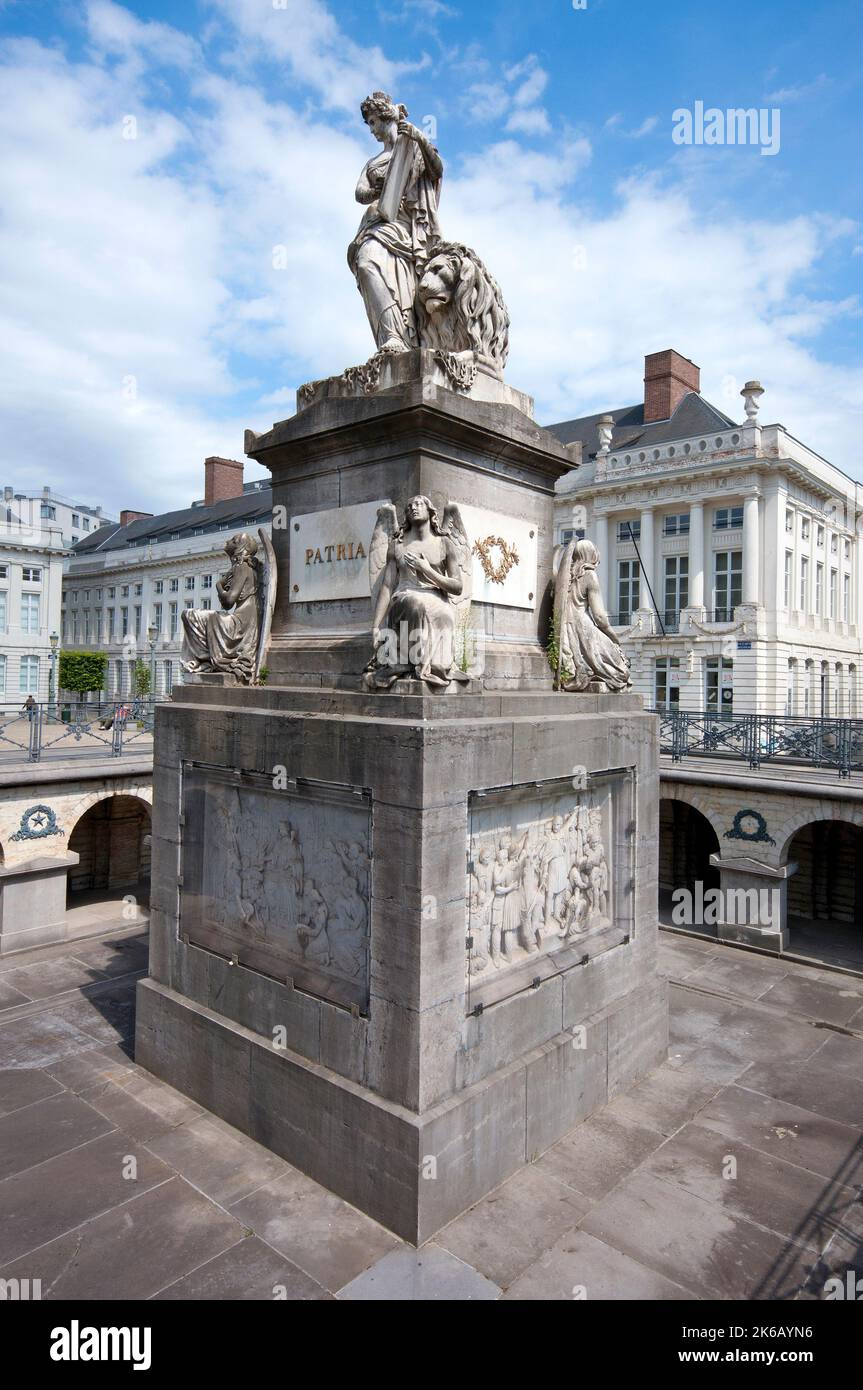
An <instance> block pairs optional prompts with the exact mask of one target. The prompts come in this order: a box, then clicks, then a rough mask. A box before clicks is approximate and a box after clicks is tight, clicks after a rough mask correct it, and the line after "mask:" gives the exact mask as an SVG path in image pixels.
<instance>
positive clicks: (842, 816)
mask: <svg viewBox="0 0 863 1390" xmlns="http://www.w3.org/2000/svg"><path fill="white" fill-rule="evenodd" d="M820 821H847V822H848V823H849V824H851V825H855V826H858V827H860V828H861V829H863V809H858V806H857V805H856V803H853V802H850V801H816V802H814V803H813V805H812V806H811V807H809V808H806V809H804V810H802V811H797V812H796V813H795V814H794V815H793V816H789V818H788V820H787V821H786V822H785V824H784V825H783V827H782V830H781V832H780V833H781V835H782V839H781V840H779V842H778V845H777V857H778V861H779V863H780V864H787V863H788V856H789V851H790V849H791V842H792V840H793V839H794V836H795V835H796V834H797V832H798V830H803V829H805V827H806V826H807V825H815V824H816V823H817V822H820Z"/></svg>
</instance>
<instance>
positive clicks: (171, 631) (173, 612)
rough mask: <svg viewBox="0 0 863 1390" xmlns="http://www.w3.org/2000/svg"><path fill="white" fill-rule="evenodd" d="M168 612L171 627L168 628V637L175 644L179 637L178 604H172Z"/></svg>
mask: <svg viewBox="0 0 863 1390" xmlns="http://www.w3.org/2000/svg"><path fill="white" fill-rule="evenodd" d="M168 612H169V615H170V626H169V628H168V636H169V637H170V639H171V641H172V642H173V640H174V638H175V637H176V636H177V604H176V603H172V604H171V605H170V606H169V609H168Z"/></svg>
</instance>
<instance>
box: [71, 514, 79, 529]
mask: <svg viewBox="0 0 863 1390" xmlns="http://www.w3.org/2000/svg"><path fill="white" fill-rule="evenodd" d="M72 525H73V526H80V525H81V518H80V516H79V515H78V513H77V512H73V513H72Z"/></svg>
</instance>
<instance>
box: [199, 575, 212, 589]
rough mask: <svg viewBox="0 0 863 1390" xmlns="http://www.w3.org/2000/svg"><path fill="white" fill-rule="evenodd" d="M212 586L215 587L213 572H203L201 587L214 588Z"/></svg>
mask: <svg viewBox="0 0 863 1390" xmlns="http://www.w3.org/2000/svg"><path fill="white" fill-rule="evenodd" d="M212 587H213V576H212V575H211V574H202V575H201V588H202V589H212Z"/></svg>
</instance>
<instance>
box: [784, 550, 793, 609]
mask: <svg viewBox="0 0 863 1390" xmlns="http://www.w3.org/2000/svg"><path fill="white" fill-rule="evenodd" d="M793 573H794V552H793V551H792V550H786V552H785V593H784V597H783V602H784V604H785V607H786V608H790V607H791V586H792V584H793V582H794V579H793Z"/></svg>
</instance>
